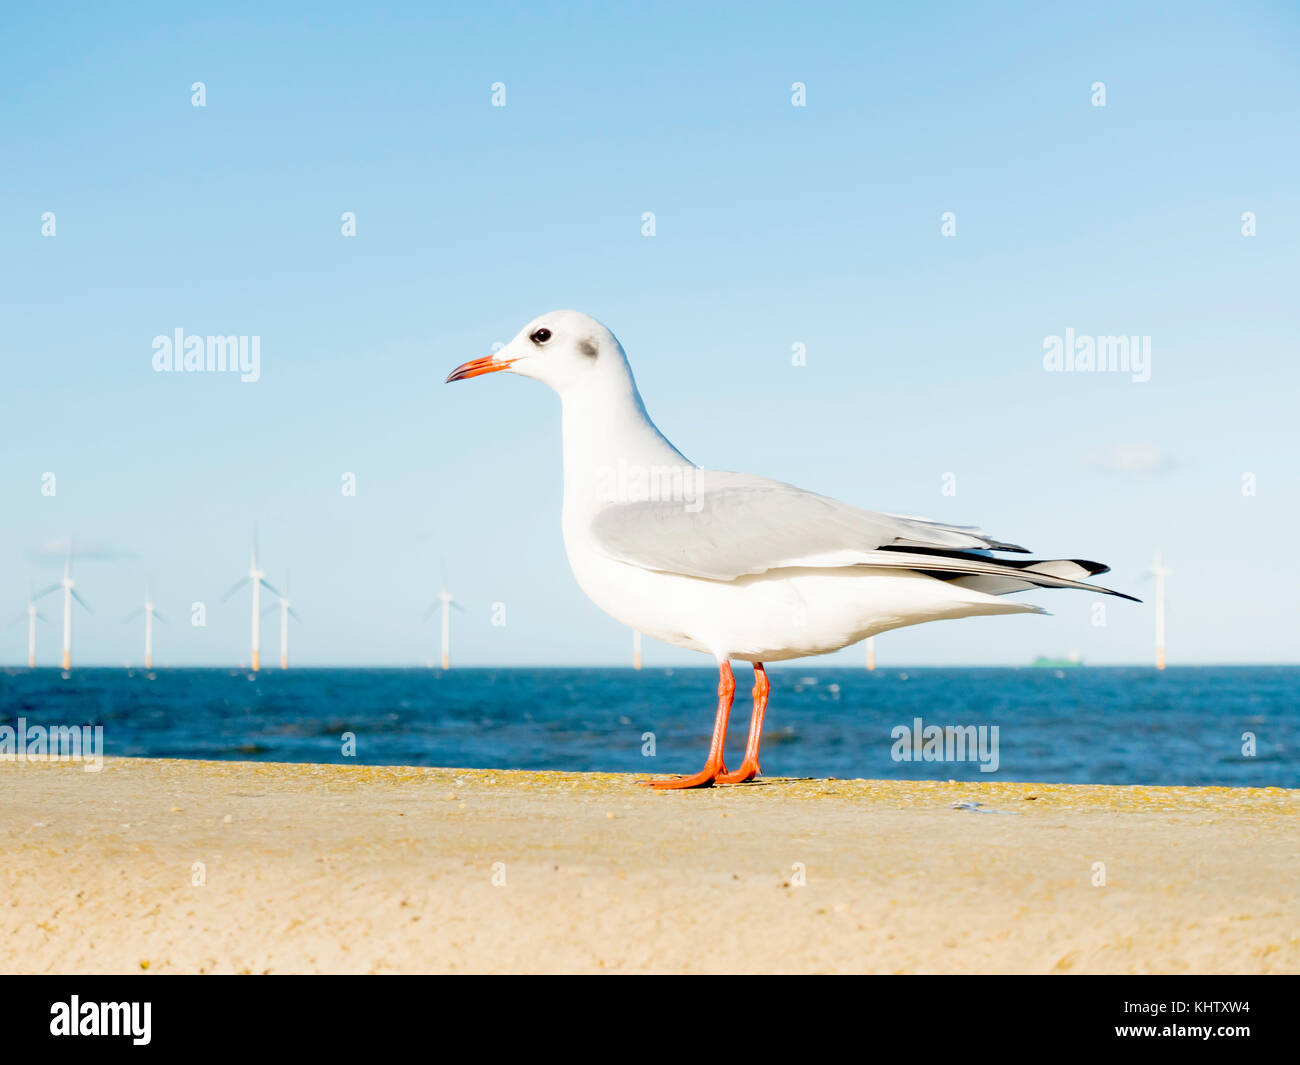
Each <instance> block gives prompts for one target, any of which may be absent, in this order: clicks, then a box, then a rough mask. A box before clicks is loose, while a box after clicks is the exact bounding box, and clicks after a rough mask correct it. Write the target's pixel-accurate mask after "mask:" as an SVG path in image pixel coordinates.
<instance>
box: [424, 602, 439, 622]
mask: <svg viewBox="0 0 1300 1065" xmlns="http://www.w3.org/2000/svg"><path fill="white" fill-rule="evenodd" d="M437 612H438V604H437V603H434V604H433V606H431V607H429V609H428V610H426V611H425V612H424V620H425V621H428V620H429V619H430V618H431V617H433V615H434V614H436V613H437Z"/></svg>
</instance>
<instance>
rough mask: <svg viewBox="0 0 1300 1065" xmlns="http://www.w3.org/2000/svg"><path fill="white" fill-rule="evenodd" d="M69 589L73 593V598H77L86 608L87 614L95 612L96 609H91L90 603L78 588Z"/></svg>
mask: <svg viewBox="0 0 1300 1065" xmlns="http://www.w3.org/2000/svg"><path fill="white" fill-rule="evenodd" d="M68 591H70V592H71V593H72V598H73V599H75V600H76V601H77V602H78V603H80V604H81V605H82V606H83V607H85V608H86V613H87V614H93V613H94V611H93V610H91V609H90V604H89V603H87V602H86V601H85V600H84V599H82V598H81V593H80V592H78V591H77V589H75V588H69V589H68Z"/></svg>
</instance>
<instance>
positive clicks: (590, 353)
mask: <svg viewBox="0 0 1300 1065" xmlns="http://www.w3.org/2000/svg"><path fill="white" fill-rule="evenodd" d="M578 350H579V351H580V352H582V353H583V354H584V355H586V356H587V358H589V359H594V358H595V357H596V356H597V355H599V354H600V346H599V345H598V344H597V343H596V342H595V341H594V340H592V339H591V337H587V339H586V340H579V341H578Z"/></svg>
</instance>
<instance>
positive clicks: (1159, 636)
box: [1147, 548, 1174, 669]
mask: <svg viewBox="0 0 1300 1065" xmlns="http://www.w3.org/2000/svg"><path fill="white" fill-rule="evenodd" d="M1147 572H1148V573H1150V574H1151V576H1153V577H1155V579H1156V669H1164V668H1165V578H1166V577H1172V576H1173V572H1174V571H1173V570H1171V569H1167V568H1166V567H1165V564H1164V558H1163V556H1162V554H1161V551H1160V549H1159V548H1156V562H1155V565H1154V566H1152V567H1151V569H1149V570H1148V571H1147Z"/></svg>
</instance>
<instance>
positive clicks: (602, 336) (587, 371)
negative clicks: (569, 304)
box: [447, 311, 628, 395]
mask: <svg viewBox="0 0 1300 1065" xmlns="http://www.w3.org/2000/svg"><path fill="white" fill-rule="evenodd" d="M501 371H505V372H507V373H513V374H519V376H520V377H532V378H535V379H536V380H538V381H541V382H542V383H543V384H546V385H550V387H551V388H553V389H554V390H555V391H556V392H558V393H560V395H564V394H565V393H566V392H569V391H573V390H576V389H579V388H583V387H590V386H592V385H594V384H596V383H597V382H600V381H602V380H608V379H609V378H611V377H616V378H626V377H627V373H628V371H627V358H626V356H624V354H623V348H622V346H621V345H620V344H619V342H618V340H617V339H616V338H615V337H614V334H613V333H611V332H610V331H609V330H608V329H606V328H605V327H604V326H603V325H601V324H600V323H599V322H598V321H596V319H595V318H592V317H591V316H590V315H587V314H583V313H582V312H581V311H551V312H549V313H547V314H543V315H541V316H540V317H538V318H534V319H533V320H532V321H531V322H529V323H528V324H527V325H526V326H524V327H523V328H522V329H521V330H519V332H518V333H517V334H516V336H515V338H514V339H513V340H512V341H510V343H509V344H507V345H506V346H505V347H503V348H502V349H501V350H500V351H497V352H495V353H494V354H492V355H487V356H484V357H483V358H481V359H472V360H470V361H469V362H466V363H462V364H461V365H460V366H457V367H456V369H454V370H452V371H451V373H450V374H448V375H447V381H448V382H451V381H464V380H466V379H467V378H470V377H481V376H482V375H483V374H488V373H499V372H501Z"/></svg>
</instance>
